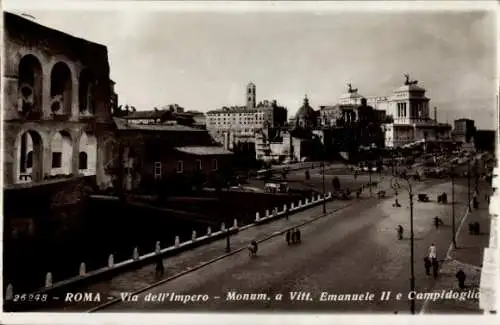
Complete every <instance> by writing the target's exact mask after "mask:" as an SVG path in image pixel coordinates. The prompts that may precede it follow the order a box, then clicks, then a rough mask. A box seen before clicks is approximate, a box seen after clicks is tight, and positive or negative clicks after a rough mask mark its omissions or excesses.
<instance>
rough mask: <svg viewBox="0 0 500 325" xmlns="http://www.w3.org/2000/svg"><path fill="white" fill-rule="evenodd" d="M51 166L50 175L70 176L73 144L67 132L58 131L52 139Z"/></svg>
mask: <svg viewBox="0 0 500 325" xmlns="http://www.w3.org/2000/svg"><path fill="white" fill-rule="evenodd" d="M50 148H51V149H52V165H51V168H50V175H51V176H55V175H69V174H72V172H73V171H72V160H73V144H72V142H71V135H70V134H69V133H68V132H67V131H59V132H57V133H56V134H54V136H53V137H52V142H51V145H50Z"/></svg>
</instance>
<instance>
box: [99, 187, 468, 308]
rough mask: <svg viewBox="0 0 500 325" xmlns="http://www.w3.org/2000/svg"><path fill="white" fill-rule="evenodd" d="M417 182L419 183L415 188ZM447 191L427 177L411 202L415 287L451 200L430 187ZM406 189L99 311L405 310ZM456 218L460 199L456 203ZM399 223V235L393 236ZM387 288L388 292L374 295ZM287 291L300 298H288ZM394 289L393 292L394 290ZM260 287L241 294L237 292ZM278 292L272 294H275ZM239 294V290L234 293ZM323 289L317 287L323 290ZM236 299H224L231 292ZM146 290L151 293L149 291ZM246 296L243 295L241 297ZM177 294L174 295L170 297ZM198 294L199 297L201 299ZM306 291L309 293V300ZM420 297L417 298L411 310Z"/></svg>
mask: <svg viewBox="0 0 500 325" xmlns="http://www.w3.org/2000/svg"><path fill="white" fill-rule="evenodd" d="M424 186H425V185H424V184H423V183H419V184H418V185H416V186H415V187H416V189H415V191H416V192H417V193H418V191H419V190H421V188H422V187H424ZM443 191H446V192H448V193H449V192H450V183H449V182H444V183H442V184H438V185H433V186H432V187H430V188H429V189H427V190H425V192H426V193H428V194H429V195H430V197H431V198H433V199H434V202H429V203H420V202H415V220H414V229H415V274H416V291H417V292H427V291H431V290H432V287H433V285H434V283H435V280H434V279H432V278H431V277H427V276H426V275H425V273H424V268H423V257H424V256H426V254H427V249H428V247H429V245H430V244H431V243H435V245H436V247H437V251H438V257H439V258H444V255H445V254H446V249H447V248H448V245H449V243H450V241H451V227H450V225H451V220H450V214H451V213H450V211H451V205H449V204H448V205H438V204H437V203H435V197H436V195H437V194H440V193H442V192H443ZM455 192H456V201H457V202H465V201H466V200H467V188H466V187H464V186H463V185H456V188H455ZM407 197H408V195H407V194H404V193H401V194H400V195H399V201H400V203H401V204H402V207H401V208H393V207H392V203H393V200H392V199H386V200H383V201H378V200H376V199H366V200H365V201H364V202H363V204H355V205H352V206H350V207H348V208H346V209H344V210H342V211H340V212H339V213H337V214H334V215H331V216H328V217H325V218H322V219H319V220H317V221H315V222H312V223H309V224H308V225H307V226H304V227H302V228H301V231H302V238H303V241H302V243H301V244H299V245H292V246H290V247H289V246H288V245H287V244H286V243H285V241H284V238H283V237H282V236H278V237H275V238H272V239H270V240H268V241H265V242H262V243H261V244H260V246H259V253H258V256H257V257H256V258H250V257H249V256H248V253H247V252H246V250H244V251H242V252H240V253H238V254H235V255H232V256H230V257H227V258H225V259H222V260H220V261H219V262H216V263H213V264H211V265H208V266H206V267H203V268H201V269H198V270H196V271H193V272H191V273H188V274H186V275H184V276H181V277H179V278H177V279H174V280H172V281H169V282H166V283H164V284H161V285H159V286H157V287H154V288H152V289H150V290H148V291H146V292H143V293H141V294H139V295H138V297H137V300H138V301H132V300H133V299H132V300H130V301H125V302H122V303H118V304H114V305H112V306H110V307H109V308H105V309H103V310H102V311H105V312H115V311H134V310H141V311H167V310H172V311H174V310H179V311H180V310H182V311H193V310H198V311H202V310H203V311H219V312H221V311H226V310H227V311H238V310H240V311H258V310H268V311H271V310H276V311H285V310H286V311H292V310H296V311H325V312H327V311H335V312H344V311H345V312H389V313H393V312H398V313H406V312H409V303H408V300H407V299H406V297H407V295H408V291H409V262H410V258H409V256H410V245H409V244H410V241H409V209H407V207H408V200H407ZM456 207H457V211H456V215H457V220H456V222H457V225H458V224H460V221H461V220H460V218H461V217H462V216H463V214H464V213H463V212H464V206H463V205H462V204H457V205H456ZM434 216H440V217H441V218H442V219H443V221H444V226H442V227H441V228H439V229H437V230H436V229H434V226H433V223H432V218H433V217H434ZM398 224H401V225H402V226H403V227H404V229H405V232H404V239H403V240H397V234H396V227H397V225H398ZM384 291H391V293H392V294H391V298H390V299H389V300H387V301H386V300H381V299H380V295H381V294H382V292H384ZM291 292H304V293H310V296H308V295H307V294H303V295H300V294H299V295H298V296H299V297H301V296H304V297H307V298H305V299H308V301H290V293H291ZM322 292H327V293H328V294H333V295H335V294H363V293H373V294H374V297H375V299H373V300H372V301H362V302H360V301H352V300H351V301H329V302H325V301H323V302H322V301H319V298H320V296H321V293H322ZM399 292H400V293H402V297H403V298H402V299H401V300H397V299H396V298H395V297H396V294H397V293H399ZM158 293H170V294H172V293H175V294H178V295H208V296H207V297H204V298H203V297H199V298H200V301H196V302H187V303H182V302H175V301H169V299H165V301H162V302H151V301H144V297H146V296H147V295H148V294H158ZM251 293H254V294H262V293H265V294H267V296H265V297H264V296H262V295H254V296H252V295H249V296H245V295H244V294H251ZM279 293H281V294H283V299H282V300H275V294H279ZM238 294H243V296H238ZM324 296H325V294H324ZM238 297H239V298H241V299H242V300H231V299H232V298H234V299H238ZM149 298H151V295H150V296H149ZM245 298H248V299H252V298H253V299H254V301H249V300H248V299H247V300H245ZM176 299H181V298H175V299H174V300H176ZM182 299H184V298H182ZM203 299H206V301H201V300H203ZM309 299H313V300H312V301H310V300H309ZM422 303H423V301H417V303H416V306H417V311H418V310H419V308H420V307H421V304H422Z"/></svg>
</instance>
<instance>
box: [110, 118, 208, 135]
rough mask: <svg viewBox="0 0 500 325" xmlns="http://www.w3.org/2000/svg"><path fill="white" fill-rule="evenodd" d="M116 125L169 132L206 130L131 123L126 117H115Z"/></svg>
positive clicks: (123, 129)
mask: <svg viewBox="0 0 500 325" xmlns="http://www.w3.org/2000/svg"><path fill="white" fill-rule="evenodd" d="M113 120H114V122H115V125H116V127H117V129H118V130H120V131H128V130H137V131H169V132H180V131H184V132H206V131H205V130H202V129H199V128H193V127H189V126H185V125H180V124H129V123H128V122H127V120H126V119H123V118H117V117H114V118H113Z"/></svg>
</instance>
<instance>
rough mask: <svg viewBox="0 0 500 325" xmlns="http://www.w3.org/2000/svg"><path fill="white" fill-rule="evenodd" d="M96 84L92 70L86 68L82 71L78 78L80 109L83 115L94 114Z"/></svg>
mask: <svg viewBox="0 0 500 325" xmlns="http://www.w3.org/2000/svg"><path fill="white" fill-rule="evenodd" d="M95 84H96V82H95V76H94V74H93V73H92V71H91V70H90V69H88V68H85V69H83V70H81V71H80V76H79V78H78V101H79V103H78V108H79V111H80V113H81V114H86V113H90V114H93V113H94V109H95V103H94V96H95V94H94V92H95Z"/></svg>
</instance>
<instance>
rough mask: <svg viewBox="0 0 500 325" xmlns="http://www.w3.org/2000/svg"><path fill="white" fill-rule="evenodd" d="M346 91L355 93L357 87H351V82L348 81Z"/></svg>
mask: <svg viewBox="0 0 500 325" xmlns="http://www.w3.org/2000/svg"><path fill="white" fill-rule="evenodd" d="M347 92H348V93H350V94H352V93H357V92H358V88H352V84H351V83H348V84H347Z"/></svg>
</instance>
